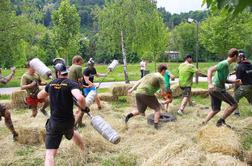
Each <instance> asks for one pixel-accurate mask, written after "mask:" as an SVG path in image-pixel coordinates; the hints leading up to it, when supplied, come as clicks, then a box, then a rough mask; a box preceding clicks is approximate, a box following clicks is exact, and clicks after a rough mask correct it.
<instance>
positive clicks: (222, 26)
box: [199, 13, 252, 55]
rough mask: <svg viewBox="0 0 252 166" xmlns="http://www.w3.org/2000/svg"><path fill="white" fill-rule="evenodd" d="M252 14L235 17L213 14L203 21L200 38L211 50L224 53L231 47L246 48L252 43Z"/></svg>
mask: <svg viewBox="0 0 252 166" xmlns="http://www.w3.org/2000/svg"><path fill="white" fill-rule="evenodd" d="M251 36H252V14H250V13H240V14H239V15H237V16H236V17H235V18H231V17H225V16H212V17H210V18H208V19H207V20H206V21H203V22H202V25H201V33H200V35H199V39H200V42H201V44H202V45H203V46H204V47H205V48H206V49H207V50H208V51H210V52H212V53H216V54H218V55H224V54H225V53H226V52H227V51H228V50H229V49H230V48H232V47H235V48H239V49H246V48H248V47H251V44H252V37H251Z"/></svg>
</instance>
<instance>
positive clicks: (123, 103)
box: [112, 96, 129, 110]
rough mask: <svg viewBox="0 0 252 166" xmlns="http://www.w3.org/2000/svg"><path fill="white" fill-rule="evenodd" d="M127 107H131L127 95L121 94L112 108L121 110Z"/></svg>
mask: <svg viewBox="0 0 252 166" xmlns="http://www.w3.org/2000/svg"><path fill="white" fill-rule="evenodd" d="M125 107H129V103H128V102H127V96H121V97H119V98H118V100H117V101H113V102H112V109H114V110H121V109H123V108H125Z"/></svg>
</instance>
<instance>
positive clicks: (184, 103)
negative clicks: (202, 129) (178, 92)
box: [179, 97, 189, 111]
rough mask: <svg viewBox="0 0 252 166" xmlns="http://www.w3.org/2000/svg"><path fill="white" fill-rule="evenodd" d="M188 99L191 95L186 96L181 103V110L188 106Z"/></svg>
mask: <svg viewBox="0 0 252 166" xmlns="http://www.w3.org/2000/svg"><path fill="white" fill-rule="evenodd" d="M188 100H189V97H184V98H183V100H182V102H181V105H180V108H179V109H180V110H181V111H184V109H185V107H186V104H187V103H188Z"/></svg>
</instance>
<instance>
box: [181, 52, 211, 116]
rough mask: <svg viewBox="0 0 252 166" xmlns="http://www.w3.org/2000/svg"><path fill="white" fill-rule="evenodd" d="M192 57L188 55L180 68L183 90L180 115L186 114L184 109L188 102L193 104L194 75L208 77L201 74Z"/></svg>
mask: <svg viewBox="0 0 252 166" xmlns="http://www.w3.org/2000/svg"><path fill="white" fill-rule="evenodd" d="M192 62H193V59H192V55H190V54H188V55H186V57H185V62H184V63H181V64H180V65H179V67H178V71H179V86H180V88H181V90H182V96H183V99H182V102H181V105H180V108H179V110H178V112H177V113H178V114H179V115H183V114H184V109H185V107H186V105H187V103H188V102H191V90H192V84H193V75H194V73H196V74H198V75H199V76H202V77H206V75H205V74H203V73H201V72H200V71H199V70H198V69H197V68H196V67H195V66H194V65H193V64H192Z"/></svg>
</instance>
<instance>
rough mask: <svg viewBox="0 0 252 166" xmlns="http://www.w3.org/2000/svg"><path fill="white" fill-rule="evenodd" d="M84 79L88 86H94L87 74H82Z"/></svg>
mask: <svg viewBox="0 0 252 166" xmlns="http://www.w3.org/2000/svg"><path fill="white" fill-rule="evenodd" d="M84 80H85V82H86V83H87V84H88V85H89V87H92V86H94V83H92V82H91V81H89V77H88V76H85V75H84Z"/></svg>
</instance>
